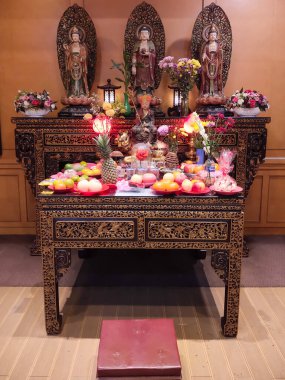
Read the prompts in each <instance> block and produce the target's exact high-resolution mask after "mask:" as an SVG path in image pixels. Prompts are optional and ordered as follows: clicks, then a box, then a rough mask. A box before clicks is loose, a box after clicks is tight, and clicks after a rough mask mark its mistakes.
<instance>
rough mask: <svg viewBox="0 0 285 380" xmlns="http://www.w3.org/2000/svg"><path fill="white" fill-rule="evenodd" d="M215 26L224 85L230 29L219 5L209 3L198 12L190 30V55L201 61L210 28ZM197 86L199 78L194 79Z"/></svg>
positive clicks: (230, 50)
mask: <svg viewBox="0 0 285 380" xmlns="http://www.w3.org/2000/svg"><path fill="white" fill-rule="evenodd" d="M215 27H216V28H217V32H218V40H219V42H220V43H221V45H222V50H223V65H222V84H223V88H224V87H225V84H226V81H227V78H228V73H229V68H230V64H231V53H232V29H231V25H230V22H229V19H228V17H227V16H226V14H225V12H224V11H223V9H222V8H221V7H219V6H218V5H216V4H215V3H211V4H210V5H208V6H207V7H205V8H203V10H202V11H201V12H200V13H199V15H198V17H197V19H196V21H195V24H194V27H193V31H192V41H191V51H192V57H193V58H196V59H198V60H199V61H200V62H202V57H201V55H202V51H203V47H204V46H205V44H206V39H207V36H206V34H208V33H209V32H210V30H211V28H215ZM196 83H197V86H198V88H199V89H200V87H201V78H200V77H198V78H197V80H196Z"/></svg>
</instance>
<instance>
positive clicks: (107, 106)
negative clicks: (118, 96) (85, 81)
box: [102, 102, 112, 111]
mask: <svg viewBox="0 0 285 380" xmlns="http://www.w3.org/2000/svg"><path fill="white" fill-rule="evenodd" d="M102 108H103V110H104V111H107V110H110V109H111V108H112V104H111V103H108V102H104V103H103V104H102Z"/></svg>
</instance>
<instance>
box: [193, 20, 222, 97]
mask: <svg viewBox="0 0 285 380" xmlns="http://www.w3.org/2000/svg"><path fill="white" fill-rule="evenodd" d="M219 35H220V32H219V29H218V27H217V26H216V25H215V24H211V25H208V26H207V27H205V28H204V31H203V38H204V39H205V41H206V42H205V43H204V44H203V45H202V48H201V65H202V72H201V87H200V96H199V98H198V100H197V103H198V104H224V103H225V102H226V98H225V96H224V92H223V76H222V74H223V46H222V43H221V42H220V41H219Z"/></svg>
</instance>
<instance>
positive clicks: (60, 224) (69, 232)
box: [55, 219, 135, 240]
mask: <svg viewBox="0 0 285 380" xmlns="http://www.w3.org/2000/svg"><path fill="white" fill-rule="evenodd" d="M55 238H56V240H64V239H71V240H72V239H76V240H102V239H112V240H113V239H119V240H133V239H134V238H135V221H130V220H129V221H126V220H120V221H119V220H118V221H112V220H111V221H106V220H94V219H93V220H80V221H77V220H71V221H56V222H55Z"/></svg>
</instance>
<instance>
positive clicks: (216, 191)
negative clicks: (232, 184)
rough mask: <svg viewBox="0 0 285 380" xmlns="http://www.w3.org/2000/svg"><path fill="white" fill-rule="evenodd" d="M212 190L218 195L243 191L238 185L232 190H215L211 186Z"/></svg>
mask: <svg viewBox="0 0 285 380" xmlns="http://www.w3.org/2000/svg"><path fill="white" fill-rule="evenodd" d="M212 190H213V191H214V192H215V193H216V194H218V195H236V194H240V193H242V192H243V188H242V187H240V186H237V187H236V188H235V189H234V190H231V191H224V190H215V189H214V188H213V187H212Z"/></svg>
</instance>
